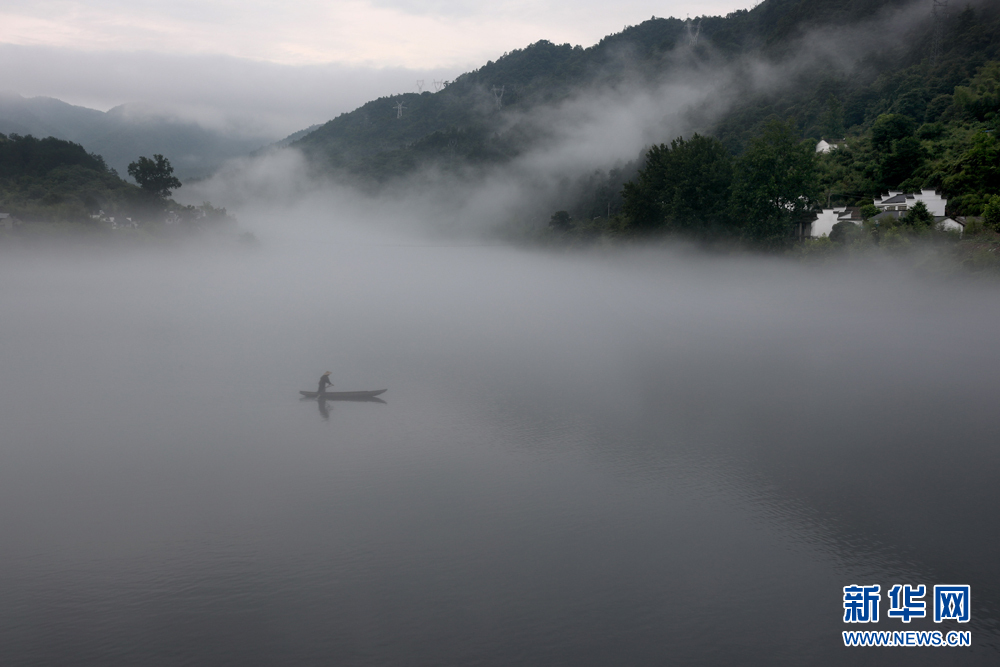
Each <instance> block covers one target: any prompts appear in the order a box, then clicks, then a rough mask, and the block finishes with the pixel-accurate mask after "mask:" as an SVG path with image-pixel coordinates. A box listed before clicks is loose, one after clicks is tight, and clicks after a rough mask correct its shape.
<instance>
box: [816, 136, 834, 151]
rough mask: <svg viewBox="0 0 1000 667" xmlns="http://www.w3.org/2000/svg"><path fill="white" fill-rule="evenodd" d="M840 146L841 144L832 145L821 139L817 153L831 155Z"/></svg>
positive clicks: (817, 146) (817, 145)
mask: <svg viewBox="0 0 1000 667" xmlns="http://www.w3.org/2000/svg"><path fill="white" fill-rule="evenodd" d="M838 145H839V144H831V143H829V142H827V140H826V139H820V140H819V143H818V144H816V152H817V153H829V152H830V151H832V150H833V149H834V148H836V147H837V146H838Z"/></svg>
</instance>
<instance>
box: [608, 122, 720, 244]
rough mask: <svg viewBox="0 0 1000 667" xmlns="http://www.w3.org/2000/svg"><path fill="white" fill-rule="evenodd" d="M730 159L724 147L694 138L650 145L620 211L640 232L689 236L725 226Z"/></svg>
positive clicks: (709, 233)
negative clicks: (622, 209) (671, 232)
mask: <svg viewBox="0 0 1000 667" xmlns="http://www.w3.org/2000/svg"><path fill="white" fill-rule="evenodd" d="M732 180H733V161H732V158H731V157H730V155H729V153H728V151H726V149H725V147H724V146H723V145H722V143H721V142H720V141H719V140H717V139H713V138H711V137H702V136H700V135H698V134H695V135H694V136H692V137H691V139H689V140H687V141H685V140H684V139H683V138H677V139H674V140H673V141H671V142H670V145H669V146H668V145H666V144H660V145H659V146H653V147H652V148H651V149H649V152H648V153H647V154H646V166H645V167H644V168H643V169H642V170H641V171H640V172H639V178H638V179H637V181H636V182H633V183H626V184H625V188H624V190H623V191H622V196H623V197H624V199H625V204H624V212H625V214H626V216H628V218H629V221H630V223H631V224H632V225H633V226H634V227H635V228H636V229H638V230H643V231H656V230H665V231H673V232H682V233H685V234H688V235H693V236H708V235H715V234H718V233H719V232H722V231H723V230H724V228H725V227H727V226H728V223H729V218H728V216H727V213H728V206H729V194H730V188H731V186H732Z"/></svg>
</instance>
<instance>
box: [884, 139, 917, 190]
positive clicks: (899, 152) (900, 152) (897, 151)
mask: <svg viewBox="0 0 1000 667" xmlns="http://www.w3.org/2000/svg"><path fill="white" fill-rule="evenodd" d="M925 155H926V151H925V150H924V148H923V146H921V145H920V140H919V139H917V138H916V137H903V138H902V139H897V140H896V141H893V142H892V152H891V153H889V154H888V155H886V156H885V159H883V160H882V166H881V169H880V171H881V174H882V182H883V183H885V185H887V186H889V187H892V188H894V187H896V186H898V185H899V184H900V183H902V182H903V181H905V180H906V179H908V178H910V176H912V175H913V172H915V171H916V170H917V169H919V168H920V167H921V166H923V164H924V158H925Z"/></svg>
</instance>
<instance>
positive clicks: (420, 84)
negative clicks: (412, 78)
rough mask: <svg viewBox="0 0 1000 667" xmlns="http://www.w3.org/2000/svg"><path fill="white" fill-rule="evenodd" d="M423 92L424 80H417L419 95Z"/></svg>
mask: <svg viewBox="0 0 1000 667" xmlns="http://www.w3.org/2000/svg"><path fill="white" fill-rule="evenodd" d="M422 92H424V80H423V79H417V93H422Z"/></svg>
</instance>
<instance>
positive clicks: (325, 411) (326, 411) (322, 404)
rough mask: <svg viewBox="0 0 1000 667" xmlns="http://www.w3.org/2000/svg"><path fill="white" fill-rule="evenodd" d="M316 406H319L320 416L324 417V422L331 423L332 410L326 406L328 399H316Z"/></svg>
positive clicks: (320, 397)
mask: <svg viewBox="0 0 1000 667" xmlns="http://www.w3.org/2000/svg"><path fill="white" fill-rule="evenodd" d="M316 405H318V406H319V414H320V416H322V417H323V421H325V422H328V421H330V408H328V407H327V405H326V399H325V398H323V397H322V396H319V397H317V398H316Z"/></svg>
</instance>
